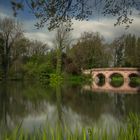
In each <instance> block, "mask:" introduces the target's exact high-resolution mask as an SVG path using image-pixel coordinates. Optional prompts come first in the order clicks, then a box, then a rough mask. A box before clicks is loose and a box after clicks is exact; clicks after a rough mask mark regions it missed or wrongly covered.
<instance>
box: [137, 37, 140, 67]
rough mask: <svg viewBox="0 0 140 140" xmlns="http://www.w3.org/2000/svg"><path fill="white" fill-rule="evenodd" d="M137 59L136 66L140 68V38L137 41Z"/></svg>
mask: <svg viewBox="0 0 140 140" xmlns="http://www.w3.org/2000/svg"><path fill="white" fill-rule="evenodd" d="M136 58H137V59H136V65H137V67H140V37H138V39H137V47H136Z"/></svg>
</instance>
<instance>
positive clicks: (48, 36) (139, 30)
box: [0, 0, 140, 46]
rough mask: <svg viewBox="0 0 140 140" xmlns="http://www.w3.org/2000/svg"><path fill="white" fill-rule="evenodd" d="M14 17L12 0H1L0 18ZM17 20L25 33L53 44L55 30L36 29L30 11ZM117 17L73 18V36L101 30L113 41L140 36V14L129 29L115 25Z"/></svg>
mask: <svg viewBox="0 0 140 140" xmlns="http://www.w3.org/2000/svg"><path fill="white" fill-rule="evenodd" d="M4 17H12V9H11V5H10V0H0V18H4ZM17 20H19V21H21V22H22V23H23V28H24V34H25V36H26V37H28V38H29V39H36V40H40V41H42V42H44V43H48V45H50V46H52V40H53V38H54V34H55V31H51V32H49V31H48V30H47V27H45V28H43V29H39V30H38V29H36V28H35V26H34V24H35V23H36V19H35V18H34V17H33V15H32V14H31V13H30V12H29V10H24V11H23V12H20V13H19V14H18V17H17ZM115 22H116V19H115V18H114V19H113V18H109V17H108V18H107V17H100V16H99V17H98V18H96V19H92V20H89V21H81V22H80V21H76V20H73V28H74V30H73V31H72V37H73V38H74V39H76V38H78V37H80V34H81V33H82V32H84V31H90V32H91V31H93V32H99V33H100V34H101V35H103V36H104V38H105V41H106V42H111V41H112V40H113V39H114V38H116V37H119V36H121V35H122V34H128V33H132V34H136V35H137V36H140V16H134V21H133V24H132V25H131V26H130V28H129V29H127V30H126V29H125V27H124V26H122V25H121V26H117V27H114V23H115Z"/></svg>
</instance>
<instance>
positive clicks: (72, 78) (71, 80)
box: [63, 74, 92, 85]
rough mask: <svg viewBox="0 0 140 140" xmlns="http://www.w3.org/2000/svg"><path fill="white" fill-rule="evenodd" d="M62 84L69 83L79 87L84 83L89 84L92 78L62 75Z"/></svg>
mask: <svg viewBox="0 0 140 140" xmlns="http://www.w3.org/2000/svg"><path fill="white" fill-rule="evenodd" d="M63 76H64V82H66V83H70V84H77V85H81V84H84V83H86V84H87V83H89V84H90V83H91V81H92V78H91V76H86V75H70V74H64V75H63Z"/></svg>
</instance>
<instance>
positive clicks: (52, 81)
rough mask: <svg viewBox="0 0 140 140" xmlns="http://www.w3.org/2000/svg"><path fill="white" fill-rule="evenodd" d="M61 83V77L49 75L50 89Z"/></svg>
mask: <svg viewBox="0 0 140 140" xmlns="http://www.w3.org/2000/svg"><path fill="white" fill-rule="evenodd" d="M62 82H63V76H62V75H58V74H55V73H53V74H50V85H51V86H52V87H57V86H60V85H61V84H62Z"/></svg>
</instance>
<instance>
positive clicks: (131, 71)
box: [84, 68, 140, 90]
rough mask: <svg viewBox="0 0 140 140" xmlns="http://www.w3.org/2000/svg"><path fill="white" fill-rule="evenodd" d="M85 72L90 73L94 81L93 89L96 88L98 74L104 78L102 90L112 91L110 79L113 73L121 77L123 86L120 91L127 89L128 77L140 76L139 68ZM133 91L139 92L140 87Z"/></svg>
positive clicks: (100, 69)
mask: <svg viewBox="0 0 140 140" xmlns="http://www.w3.org/2000/svg"><path fill="white" fill-rule="evenodd" d="M85 72H88V73H89V72H90V74H91V75H92V78H93V79H94V80H95V81H96V82H94V83H95V84H94V85H95V87H96V83H97V82H98V74H103V75H104V76H105V85H104V86H102V88H106V89H113V87H112V86H111V85H110V77H111V75H112V74H114V73H118V74H121V75H122V76H123V79H124V84H123V85H122V86H121V87H120V88H118V89H121V90H122V89H128V88H129V84H130V76H131V75H132V74H137V75H139V76H140V68H95V69H90V70H86V71H84V73H85ZM135 89H138V90H140V85H139V87H138V88H135Z"/></svg>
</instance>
